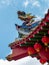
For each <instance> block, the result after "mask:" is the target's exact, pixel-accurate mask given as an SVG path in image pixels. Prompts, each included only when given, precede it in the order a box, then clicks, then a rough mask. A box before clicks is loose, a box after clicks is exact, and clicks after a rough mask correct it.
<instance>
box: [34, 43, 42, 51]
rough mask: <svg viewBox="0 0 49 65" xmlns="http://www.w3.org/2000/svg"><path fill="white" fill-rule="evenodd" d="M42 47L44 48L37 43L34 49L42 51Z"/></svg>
mask: <svg viewBox="0 0 49 65" xmlns="http://www.w3.org/2000/svg"><path fill="white" fill-rule="evenodd" d="M41 48H42V46H41V44H39V43H35V45H34V49H35V50H36V51H37V52H40V50H41Z"/></svg>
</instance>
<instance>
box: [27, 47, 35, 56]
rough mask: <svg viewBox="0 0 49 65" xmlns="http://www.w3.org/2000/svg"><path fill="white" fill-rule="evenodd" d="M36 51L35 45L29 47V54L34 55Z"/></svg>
mask: <svg viewBox="0 0 49 65" xmlns="http://www.w3.org/2000/svg"><path fill="white" fill-rule="evenodd" d="M35 53H36V51H35V49H34V48H33V47H28V54H29V55H32V54H35Z"/></svg>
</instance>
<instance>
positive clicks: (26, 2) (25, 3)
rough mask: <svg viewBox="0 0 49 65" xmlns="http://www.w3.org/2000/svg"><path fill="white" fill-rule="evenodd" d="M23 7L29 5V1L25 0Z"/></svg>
mask: <svg viewBox="0 0 49 65" xmlns="http://www.w3.org/2000/svg"><path fill="white" fill-rule="evenodd" d="M23 4H24V6H25V8H26V7H27V6H28V4H29V1H28V0H26V1H25V2H24V3H23Z"/></svg>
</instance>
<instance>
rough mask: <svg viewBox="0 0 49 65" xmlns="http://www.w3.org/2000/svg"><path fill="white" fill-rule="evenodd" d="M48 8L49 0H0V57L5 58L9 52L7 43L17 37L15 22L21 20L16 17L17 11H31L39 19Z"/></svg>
mask: <svg viewBox="0 0 49 65" xmlns="http://www.w3.org/2000/svg"><path fill="white" fill-rule="evenodd" d="M48 8H49V0H0V59H5V57H6V56H7V55H8V54H9V53H10V52H11V49H10V48H9V47H8V45H9V44H10V43H11V42H13V41H14V40H15V38H17V37H18V32H17V30H16V28H15V23H17V24H19V23H21V24H22V22H21V21H20V20H19V19H18V17H17V11H18V10H21V11H25V12H26V13H32V15H35V16H37V19H41V18H43V17H44V15H45V13H46V12H47V10H48ZM21 24H20V25H21Z"/></svg>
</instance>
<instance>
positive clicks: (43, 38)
mask: <svg viewBox="0 0 49 65" xmlns="http://www.w3.org/2000/svg"><path fill="white" fill-rule="evenodd" d="M41 41H42V42H43V43H44V44H45V45H46V46H47V45H48V43H49V37H47V36H44V37H42V39H41Z"/></svg>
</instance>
